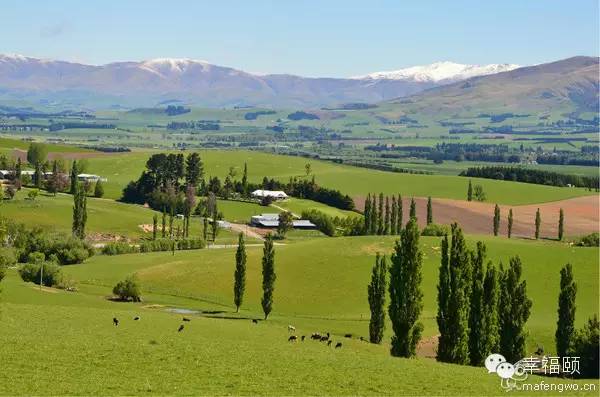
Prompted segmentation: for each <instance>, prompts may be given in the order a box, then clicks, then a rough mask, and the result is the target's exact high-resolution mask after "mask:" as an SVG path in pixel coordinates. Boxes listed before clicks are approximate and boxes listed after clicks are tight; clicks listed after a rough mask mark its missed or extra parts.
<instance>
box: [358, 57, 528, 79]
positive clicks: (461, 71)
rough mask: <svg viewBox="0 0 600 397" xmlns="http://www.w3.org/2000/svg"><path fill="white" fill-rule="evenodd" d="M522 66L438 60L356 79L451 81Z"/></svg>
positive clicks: (506, 70)
mask: <svg viewBox="0 0 600 397" xmlns="http://www.w3.org/2000/svg"><path fill="white" fill-rule="evenodd" d="M519 67H521V66H520V65H515V64H509V63H494V64H490V65H465V64H461V63H455V62H447V61H446V62H436V63H432V64H431V65H424V66H413V67H410V68H405V69H399V70H393V71H389V72H375V73H370V74H367V75H365V76H357V77H355V78H356V79H363V80H365V79H367V80H382V79H388V80H411V81H418V82H430V83H450V82H455V81H460V80H466V79H469V78H471V77H476V76H486V75H490V74H495V73H500V72H508V71H510V70H514V69H517V68H519Z"/></svg>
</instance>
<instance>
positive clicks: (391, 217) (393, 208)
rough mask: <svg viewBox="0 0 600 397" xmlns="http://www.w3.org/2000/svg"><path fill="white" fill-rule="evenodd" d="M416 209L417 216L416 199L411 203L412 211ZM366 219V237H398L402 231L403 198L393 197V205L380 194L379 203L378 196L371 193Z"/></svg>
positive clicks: (367, 200) (366, 204)
mask: <svg viewBox="0 0 600 397" xmlns="http://www.w3.org/2000/svg"><path fill="white" fill-rule="evenodd" d="M412 208H415V212H414V215H415V216H416V204H415V201H414V199H413V200H412V201H411V209H412ZM363 217H364V234H366V235H374V234H377V235H386V234H391V235H397V234H400V232H401V231H402V196H400V195H398V198H397V199H396V196H392V199H391V205H390V198H389V197H387V196H386V197H385V198H384V196H383V193H379V202H378V201H377V195H376V194H373V196H371V194H370V193H369V194H368V195H367V199H366V200H365V209H364V211H363Z"/></svg>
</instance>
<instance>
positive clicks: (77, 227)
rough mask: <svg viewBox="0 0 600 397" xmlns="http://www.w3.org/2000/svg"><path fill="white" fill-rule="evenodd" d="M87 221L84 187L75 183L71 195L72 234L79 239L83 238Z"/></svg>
mask: <svg viewBox="0 0 600 397" xmlns="http://www.w3.org/2000/svg"><path fill="white" fill-rule="evenodd" d="M86 223H87V196H86V195H85V189H84V188H83V186H81V185H80V184H78V185H77V188H76V190H75V195H74V196H73V227H72V231H73V235H74V236H75V237H77V238H79V239H84V238H85V225H86Z"/></svg>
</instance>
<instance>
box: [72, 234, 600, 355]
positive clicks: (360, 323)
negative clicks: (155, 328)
mask: <svg viewBox="0 0 600 397" xmlns="http://www.w3.org/2000/svg"><path fill="white" fill-rule="evenodd" d="M484 241H485V242H486V244H487V245H488V251H489V257H490V258H491V259H493V260H494V261H495V262H496V264H497V263H498V261H500V260H501V261H502V262H504V263H508V258H509V257H510V256H511V255H515V253H518V254H519V255H520V256H521V258H522V260H523V263H524V276H525V278H526V279H527V281H528V294H529V296H530V297H531V299H532V300H533V302H534V305H533V309H532V316H531V318H530V320H529V322H528V328H529V330H530V332H531V334H530V339H529V343H530V347H531V348H535V346H536V344H543V345H544V346H546V347H547V349H552V346H553V342H552V341H553V332H554V327H555V323H556V319H555V317H556V305H557V299H558V280H559V270H560V268H561V267H562V266H563V265H564V264H565V263H567V262H570V263H572V264H573V266H574V272H575V277H576V281H577V283H578V300H577V304H578V308H577V310H578V318H577V321H578V324H579V325H581V324H583V322H584V321H585V319H586V318H587V317H588V316H590V315H592V314H593V313H598V303H597V302H598V299H599V295H598V263H599V261H598V249H594V248H573V247H569V246H568V245H566V244H560V243H554V242H534V241H526V240H507V239H502V238H496V239H494V238H484ZM469 242H470V244H474V238H470V239H469ZM392 246H393V238H392V237H387V238H377V237H352V238H322V239H308V240H299V241H296V242H294V243H293V244H287V245H282V246H277V247H276V252H277V254H276V255H277V257H276V258H277V259H276V261H277V262H276V263H277V265H276V266H277V274H278V277H277V285H276V289H275V305H274V315H276V316H280V317H284V318H289V321H291V322H294V323H296V322H303V321H307V319H310V320H308V321H309V322H314V321H316V322H317V323H319V324H324V323H326V324H329V327H331V329H332V330H333V331H335V332H338V333H346V332H352V333H355V334H361V335H364V336H366V335H368V332H367V324H368V322H367V319H368V317H369V315H368V313H369V308H368V304H367V298H366V285H367V284H368V281H369V277H370V271H371V267H372V262H373V257H374V254H375V253H376V252H378V251H379V252H386V253H389V252H390V251H391V249H392ZM422 247H423V250H424V254H425V255H424V258H425V262H424V266H423V273H424V286H423V290H424V302H425V308H424V313H423V316H422V317H423V321H424V324H425V326H426V330H425V334H426V336H431V335H435V334H436V325H435V310H436V292H435V291H436V284H437V270H438V266H439V260H440V254H439V239H438V238H433V237H430V238H423V241H422ZM261 255H262V248H261V247H260V246H252V247H249V248H248V258H249V259H248V274H247V277H248V281H247V288H246V301H245V302H246V303H245V305H244V309H245V310H244V312H246V313H249V314H251V315H254V316H260V311H261V309H260V293H261V290H260V288H261V286H260V280H261V273H260V258H261ZM233 259H234V250H233V249H221V250H200V251H190V252H181V253H179V252H178V253H177V255H176V256H175V257H172V256H171V255H170V254H169V253H155V254H143V255H135V254H134V255H123V256H119V257H117V258H114V257H106V256H97V257H94V258H92V259H91V260H90V261H88V262H87V263H86V264H84V265H79V266H71V267H68V268H66V269H65V270H66V271H67V273H68V274H69V275H70V276H71V277H73V278H74V279H76V280H81V281H82V283H83V284H84V286H83V287H82V288H83V289H85V288H88V287H91V286H94V288H96V287H97V286H103V287H110V286H112V285H114V284H115V283H116V282H117V281H118V280H120V279H122V278H124V277H125V276H126V275H127V274H131V273H136V274H137V275H138V276H139V278H140V280H141V281H142V283H143V285H144V288H145V290H146V291H147V292H149V293H152V294H156V295H164V296H169V297H171V298H172V297H174V296H177V297H186V298H192V299H194V300H197V301H198V304H199V305H201V306H202V307H206V305H207V304H208V303H210V304H214V305H217V307H218V308H219V309H220V310H227V311H231V310H232V292H231V282H232V281H231V280H232V275H233V265H234V260H233ZM88 284H90V286H88ZM108 291H109V290H108V288H106V290H105V293H108ZM171 298H170V299H171ZM159 300H160V299H159ZM388 332H389V327H388Z"/></svg>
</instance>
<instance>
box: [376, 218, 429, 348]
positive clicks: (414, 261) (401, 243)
mask: <svg viewBox="0 0 600 397" xmlns="http://www.w3.org/2000/svg"><path fill="white" fill-rule="evenodd" d="M390 259H391V260H390V261H391V266H390V268H389V273H390V280H389V289H388V286H387V285H386V283H387V280H386V271H387V264H386V259H385V257H380V256H379V254H377V257H376V258H375V266H374V267H373V271H372V276H371V282H370V284H369V285H368V288H367V292H368V297H369V307H370V310H371V320H370V322H369V337H370V340H371V342H373V343H380V342H381V340H382V337H383V330H384V326H385V302H386V290H388V291H389V297H390V303H389V305H388V314H389V316H390V321H391V323H392V329H393V336H392V341H391V351H390V352H391V354H392V355H393V356H399V357H413V356H414V355H415V354H416V349H417V344H418V343H419V340H420V339H421V335H422V332H423V324H422V323H421V322H419V316H420V314H421V311H422V310H423V292H422V290H421V282H422V278H423V276H422V266H423V265H422V262H423V254H422V252H421V248H420V246H419V227H418V226H417V220H416V218H411V219H410V220H409V222H408V223H407V224H406V227H405V228H404V229H402V230H401V232H400V238H399V240H397V241H396V244H395V246H394V252H393V253H392V255H391V258H390Z"/></svg>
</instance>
